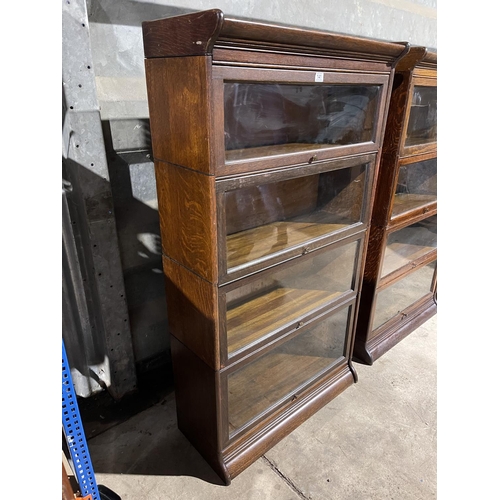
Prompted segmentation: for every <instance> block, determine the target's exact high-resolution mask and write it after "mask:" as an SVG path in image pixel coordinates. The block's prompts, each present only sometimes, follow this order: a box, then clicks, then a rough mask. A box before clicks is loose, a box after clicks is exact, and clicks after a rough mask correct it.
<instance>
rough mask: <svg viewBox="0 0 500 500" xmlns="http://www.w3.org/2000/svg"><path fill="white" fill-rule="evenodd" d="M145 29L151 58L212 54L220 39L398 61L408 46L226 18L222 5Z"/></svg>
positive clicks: (151, 23) (229, 43)
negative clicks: (220, 8) (221, 8)
mask: <svg viewBox="0 0 500 500" xmlns="http://www.w3.org/2000/svg"><path fill="white" fill-rule="evenodd" d="M142 29H143V39H144V53H145V56H146V58H150V57H173V56H188V55H209V54H211V53H212V50H213V48H214V46H215V45H216V44H217V45H221V46H234V45H242V44H244V45H249V44H253V45H257V46H264V47H269V48H273V49H274V50H280V49H281V50H284V49H286V50H290V49H292V50H293V49H294V48H295V49H296V50H300V49H301V48H302V49H306V51H307V49H308V50H309V52H310V51H312V50H314V49H316V50H320V51H321V52H322V53H325V52H326V53H328V52H331V53H332V55H343V56H346V55H349V54H353V55H355V57H360V56H365V57H366V56H368V57H369V58H370V57H371V58H375V59H381V60H394V59H396V58H398V57H399V56H400V55H401V54H402V53H403V52H404V50H405V49H406V47H407V44H406V43H393V42H387V41H384V40H376V39H370V38H365V37H359V36H353V35H346V34H340V33H332V32H328V31H319V30H313V29H309V28H301V27H296V26H284V25H280V24H273V23H269V22H260V21H251V20H245V19H238V18H236V17H231V16H228V17H226V16H225V15H224V13H223V12H222V11H221V10H219V9H212V10H206V11H202V12H194V13H190V14H184V15H181V16H174V17H168V18H164V19H158V20H156V21H145V22H144V23H142Z"/></svg>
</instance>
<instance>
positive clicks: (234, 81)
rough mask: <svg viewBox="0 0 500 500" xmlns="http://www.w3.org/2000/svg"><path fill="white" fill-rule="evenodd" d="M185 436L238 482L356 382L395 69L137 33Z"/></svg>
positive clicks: (212, 18)
mask: <svg viewBox="0 0 500 500" xmlns="http://www.w3.org/2000/svg"><path fill="white" fill-rule="evenodd" d="M143 38H144V48H145V57H146V60H145V67H146V80H147V88H148V100H149V112H150V123H151V136H152V146H153V155H154V161H155V171H156V180H157V191H158V204H159V214H160V225H161V239H162V252H163V268H164V273H165V277H166V288H167V306H168V317H169V328H170V334H171V350H172V360H173V367H174V377H175V394H176V403H177V417H178V426H179V428H180V429H181V431H182V432H183V433H184V434H185V435H186V436H187V437H188V439H189V440H190V441H191V442H192V443H193V445H194V446H195V447H196V448H197V449H198V450H199V451H200V453H201V454H202V455H203V456H204V457H205V458H206V460H207V461H208V462H209V463H210V464H211V465H212V467H213V468H214V470H215V471H216V472H217V473H218V474H219V475H220V477H221V478H222V479H223V480H224V481H225V482H226V483H229V482H230V480H231V478H234V477H235V476H236V475H237V474H239V473H240V472H241V471H242V470H244V469H245V468H246V467H247V466H248V465H250V464H251V463H252V462H253V461H254V460H256V459H257V458H258V457H260V456H261V455H262V454H263V453H265V452H266V451H267V450H268V449H269V448H270V447H272V446H273V445H274V444H276V443H277V442H278V441H279V440H280V439H282V438H283V437H284V436H286V435H287V434H288V433H290V432H291V431H292V430H293V429H294V428H296V427H297V426H298V425H299V424H300V423H301V422H303V421H304V420H306V419H307V418H308V417H309V416H311V415H312V414H313V413H314V412H316V411H317V410H318V409H320V408H321V407H322V406H324V405H325V404H326V403H327V402H329V401H330V400H331V399H332V398H334V397H335V396H337V395H338V394H340V393H341V392H342V391H343V390H344V389H346V388H347V387H349V386H350V385H351V384H353V383H354V382H355V379H356V374H355V371H354V368H353V366H352V363H351V359H352V350H353V342H354V337H353V335H354V329H355V323H356V315H357V307H358V299H359V290H360V283H361V278H362V273H363V264H364V257H365V253H366V233H367V228H368V226H369V221H370V217H371V209H372V197H373V192H374V179H375V177H376V173H377V168H378V162H379V152H380V148H381V145H382V138H383V133H384V128H385V122H386V116H387V109H388V98H389V89H390V88H391V85H392V79H393V65H394V63H395V61H396V60H397V59H398V58H399V57H400V56H401V55H402V54H403V52H405V51H406V50H407V46H406V45H405V44H399V43H388V42H382V41H376V40H370V39H363V38H358V37H353V36H346V35H338V34H333V33H328V32H320V31H313V30H304V29H299V28H294V27H286V26H278V25H271V24H265V23H260V22H252V21H244V20H240V19H235V18H227V17H225V16H224V15H223V13H222V12H221V11H220V10H210V11H204V12H199V13H193V14H186V15H183V16H177V17H173V18H167V19H160V20H157V21H151V22H145V23H143Z"/></svg>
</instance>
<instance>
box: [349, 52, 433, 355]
mask: <svg viewBox="0 0 500 500" xmlns="http://www.w3.org/2000/svg"><path fill="white" fill-rule="evenodd" d="M436 290H437V53H436V52H433V51H430V50H427V49H426V48H424V47H409V50H408V52H407V53H406V54H405V55H404V57H402V58H400V60H399V61H398V63H397V64H396V67H395V76H394V82H393V89H392V93H391V100H390V107H389V115H388V119H387V125H386V132H385V137H384V144H383V148H382V155H381V164H380V170H379V176H378V181H377V188H376V193H375V198H374V207H373V212H372V221H371V225H370V230H369V242H368V252H367V258H366V264H365V271H364V276H363V284H362V292H361V301H360V308H359V315H358V322H357V331H356V342H355V348H354V359H355V360H356V361H360V362H363V363H366V364H370V365H371V364H372V363H373V362H374V361H375V360H376V359H378V358H379V357H380V356H382V355H383V354H384V353H386V352H387V351H388V350H389V349H391V348H392V347H393V346H394V345H396V344H397V343H398V342H400V341H401V340H402V339H403V338H405V337H406V336H407V335H408V334H410V333H411V332H412V331H414V330H415V329H416V328H417V327H418V326H420V325H421V324H422V323H423V322H425V321H426V320H427V319H428V318H430V317H431V316H432V315H434V314H435V313H436V310H437V295H436Z"/></svg>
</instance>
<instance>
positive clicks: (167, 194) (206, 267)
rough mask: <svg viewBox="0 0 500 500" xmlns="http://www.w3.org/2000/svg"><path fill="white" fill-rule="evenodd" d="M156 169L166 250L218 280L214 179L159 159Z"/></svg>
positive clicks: (197, 272) (193, 267) (162, 234)
mask: <svg viewBox="0 0 500 500" xmlns="http://www.w3.org/2000/svg"><path fill="white" fill-rule="evenodd" d="M155 172H156V189H157V193H158V209H159V214H160V230H161V241H162V250H163V253H164V254H165V255H167V256H168V257H170V258H171V259H173V260H175V261H176V262H179V263H180V264H182V265H183V266H185V267H187V268H188V269H190V270H191V271H193V272H194V273H196V274H198V275H199V276H201V277H202V278H203V279H205V280H207V281H210V282H211V283H215V282H216V281H217V259H216V253H217V249H216V243H217V235H216V203H215V178H214V177H212V176H208V175H203V174H200V173H198V172H194V171H192V170H188V169H186V168H182V167H177V166H176V165H170V164H167V163H163V162H159V161H156V162H155Z"/></svg>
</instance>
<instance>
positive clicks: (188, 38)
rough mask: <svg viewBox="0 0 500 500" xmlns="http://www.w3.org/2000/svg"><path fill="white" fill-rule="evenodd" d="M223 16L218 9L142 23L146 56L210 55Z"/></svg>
mask: <svg viewBox="0 0 500 500" xmlns="http://www.w3.org/2000/svg"><path fill="white" fill-rule="evenodd" d="M223 19H224V15H223V13H222V11H220V10H218V9H212V10H207V11H203V12H195V13H193V14H185V15H182V16H175V17H168V18H165V19H158V20H155V21H145V22H143V23H142V37H143V42H144V55H145V56H146V57H147V58H153V57H172V56H175V57H179V56H199V55H208V54H211V52H212V48H213V45H214V42H215V40H216V38H217V37H218V35H219V33H220V30H221V27H222V23H223Z"/></svg>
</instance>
